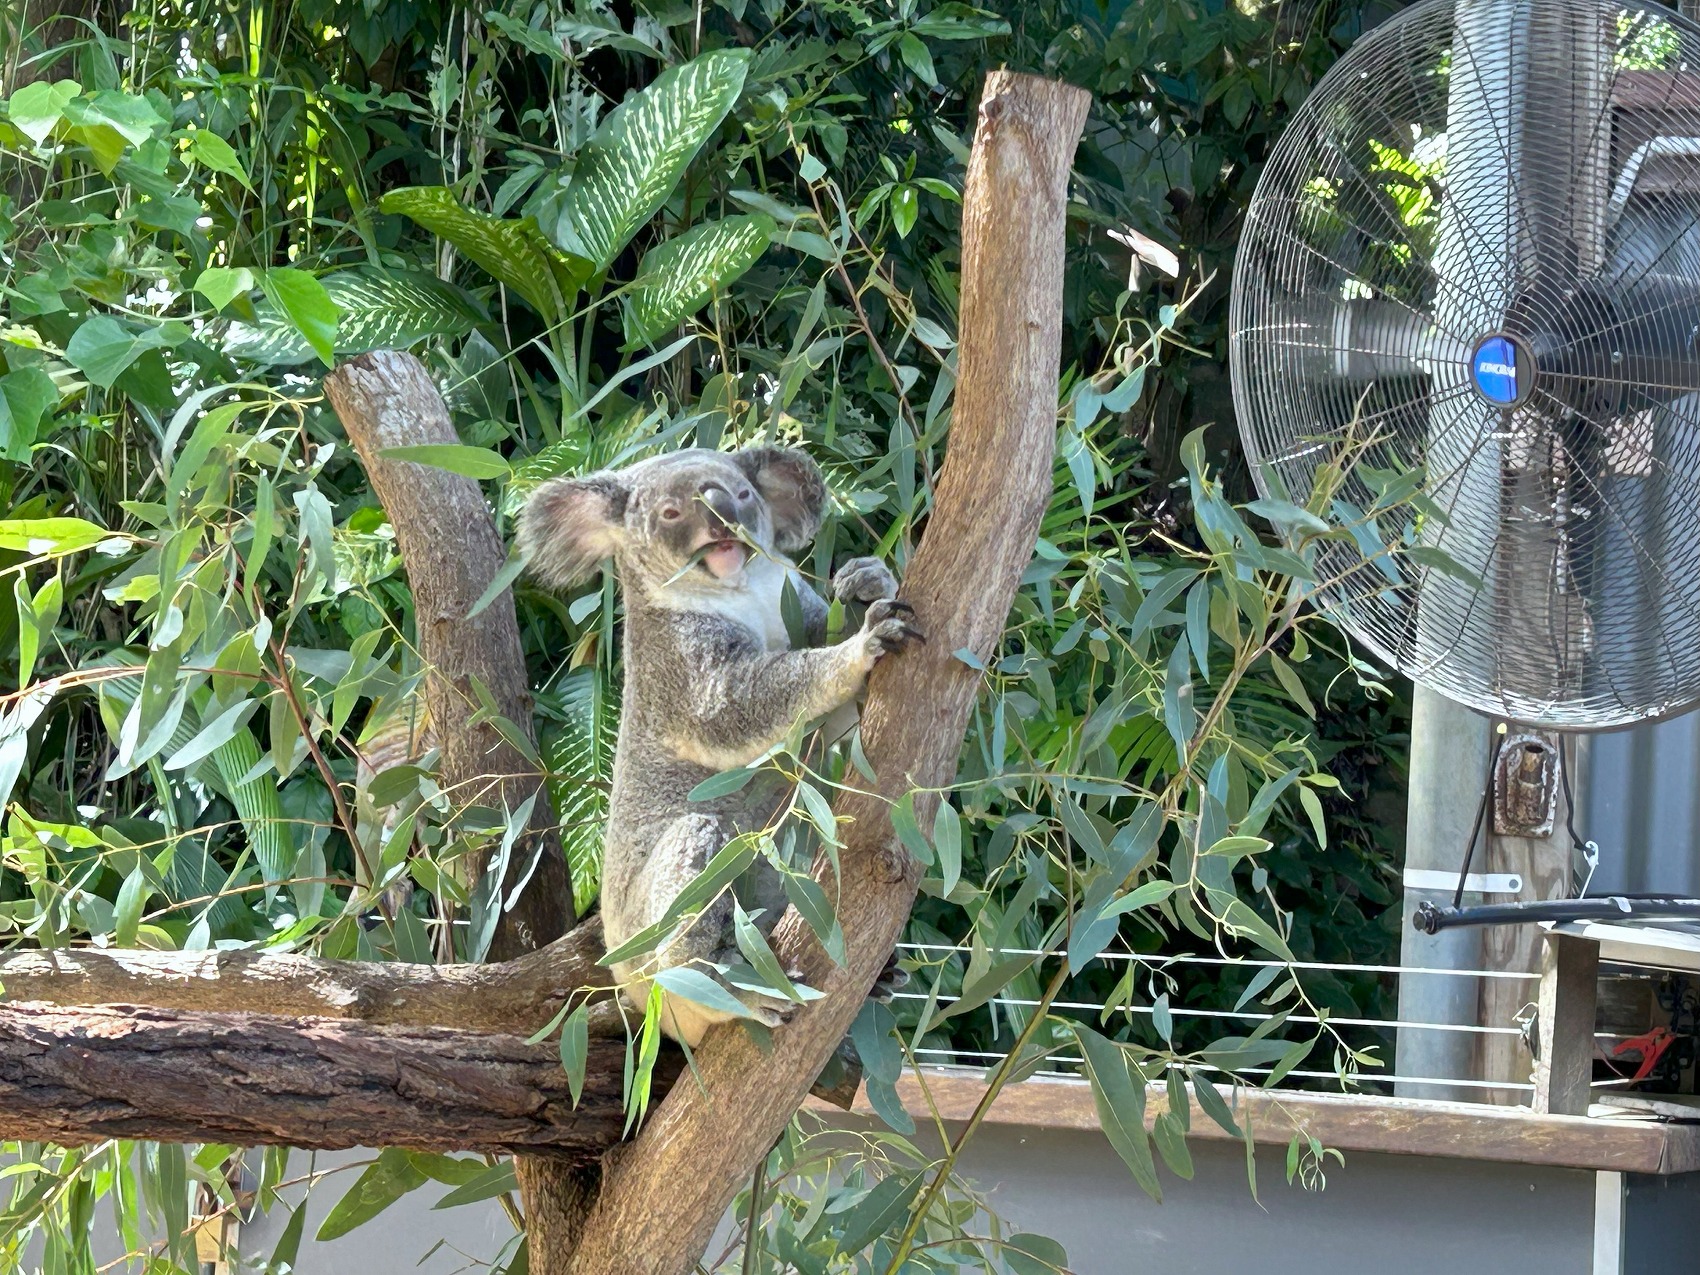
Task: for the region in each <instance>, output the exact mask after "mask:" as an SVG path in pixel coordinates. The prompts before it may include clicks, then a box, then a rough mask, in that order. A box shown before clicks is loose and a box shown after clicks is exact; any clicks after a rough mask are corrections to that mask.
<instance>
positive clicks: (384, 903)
mask: <svg viewBox="0 0 1700 1275" xmlns="http://www.w3.org/2000/svg"><path fill="white" fill-rule="evenodd" d="M270 646H271V653H272V659H274V660H276V661H277V668H278V673H279V675H280V676H279V679H278V689H279V690H280V691H282V692H283V696H284V699H285V700H286V701H288V704H289V711H290V712H291V713H293V714H294V715H295V723H296V725H297V727H299V729H300V731H301V738H302V739H304V740H306V741H307V751H308V753H310V754H311V755H312V758H313V765H314V766H316V767H317V768H318V771H319V778H321V779H323V780H324V782H325V787H326V788H328V789H330V794H331V802H332V804H333V805H335V807H336V819H337V823H338V824H340V825H341V826H342V834H343V836H345V837H347V838H348V844H349V846H350V848H351V849H353V851H354V854H355V856H356V857H357V858H358V859H359V860H360V862H361V865H362V866H363V867H364V868H365V869H366V884H367V887H368V888H370V889H372V890H373V891H374V892H375V893H377V890H376V887H377V884H378V874H377V873H376V872H375V871H374V870H373V864H372V862H371V861H370V860H369V859H368V858H367V857H366V852H365V851H364V850H362V849H361V847H360V838H359V836H358V835H357V834H356V832H355V825H354V814H353V812H352V811H350V810H349V808H348V801H347V799H346V798H345V797H344V796H343V794H342V785H341V784H339V783H338V782H337V779H336V775H335V774H334V773H332V771H331V764H330V761H329V760H328V759H327V758H326V757H325V754H324V750H323V749H321V748H320V747H319V741H318V740H317V739H315V738H314V736H313V724H312V722H311V721H309V720H308V717H307V712H306V710H305V709H304V708H303V707H302V706H301V698H300V696H298V695H296V693H295V679H294V678H292V677H290V675H289V658H288V656H286V655H285V654H284V651H283V648H282V647H281V646H279V645H278V643H277V640H276V639H275V638H274V639H273V640H272V641H271V643H270ZM377 898H378V910H379V911H380V912H382V913H383V917H384V920H385V921H389V922H394V920H395V916H394V914H393V910H392V909H391V907H390V903H389V900H388V899H386V898H384V896H383V895H382V894H381V893H377Z"/></svg>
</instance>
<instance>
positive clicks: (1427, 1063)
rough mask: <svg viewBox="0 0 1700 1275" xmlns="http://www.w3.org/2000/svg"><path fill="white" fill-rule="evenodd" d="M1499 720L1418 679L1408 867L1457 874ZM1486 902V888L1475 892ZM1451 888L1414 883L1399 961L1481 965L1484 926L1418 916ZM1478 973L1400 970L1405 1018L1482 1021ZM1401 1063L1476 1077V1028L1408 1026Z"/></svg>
mask: <svg viewBox="0 0 1700 1275" xmlns="http://www.w3.org/2000/svg"><path fill="white" fill-rule="evenodd" d="M1492 729H1493V728H1492V723H1491V722H1489V721H1488V719H1487V718H1485V717H1482V716H1481V715H1480V714H1477V713H1473V712H1471V711H1470V710H1469V709H1467V708H1464V707H1463V706H1462V705H1459V704H1454V703H1453V702H1452V701H1451V700H1448V699H1445V698H1443V697H1442V696H1440V695H1437V694H1435V693H1434V692H1433V691H1430V690H1428V689H1426V688H1424V687H1420V686H1419V687H1418V688H1417V692H1416V700H1415V704H1414V708H1413V712H1412V714H1411V783H1410V796H1409V802H1410V805H1409V810H1408V813H1407V815H1406V819H1405V867H1406V869H1407V870H1409V869H1412V868H1416V869H1432V870H1435V871H1439V872H1444V873H1449V874H1450V875H1451V876H1452V877H1453V879H1454V880H1456V877H1457V872H1458V866H1459V864H1460V862H1461V861H1462V860H1463V857H1464V851H1465V848H1466V843H1467V842H1468V841H1469V838H1470V832H1471V829H1472V826H1473V825H1474V822H1475V816H1476V808H1477V806H1478V805H1479V804H1480V802H1481V796H1482V784H1483V782H1484V781H1485V779H1486V777H1487V766H1488V750H1489V748H1490V747H1491V746H1492V742H1493V734H1492ZM1465 899H1466V901H1468V902H1474V903H1479V902H1481V896H1479V895H1466V896H1465ZM1451 902H1452V892H1451V891H1450V890H1442V889H1435V888H1432V887H1427V888H1419V887H1412V886H1407V887H1406V889H1405V918H1404V926H1403V930H1402V938H1401V942H1400V949H1399V963H1400V964H1401V965H1406V966H1420V967H1423V968H1429V969H1435V968H1439V969H1480V968H1481V951H1482V937H1481V931H1480V930H1477V929H1473V928H1461V929H1452V930H1442V931H1441V932H1440V933H1439V934H1432V935H1431V934H1422V933H1419V932H1418V931H1417V930H1416V929H1415V928H1414V927H1413V926H1412V924H1411V918H1412V916H1413V915H1414V914H1415V913H1416V910H1417V908H1418V907H1420V906H1421V905H1422V904H1424V903H1433V904H1435V905H1436V906H1437V907H1438V906H1446V905H1449V904H1450V903H1451ZM1478 981H1479V980H1477V979H1473V978H1464V977H1461V976H1459V975H1456V974H1403V975H1401V976H1400V978H1399V1021H1400V1022H1405V1023H1413V1022H1414V1023H1458V1024H1462V1025H1473V1024H1474V1023H1475V1021H1476V1008H1477V1004H1478V999H1479V997H1478V992H1477V988H1476V984H1477V982H1478ZM1395 1048H1396V1058H1395V1065H1394V1070H1395V1071H1396V1072H1397V1073H1398V1074H1400V1075H1403V1076H1427V1077H1434V1078H1436V1079H1446V1080H1468V1079H1470V1078H1471V1076H1472V1071H1473V1067H1474V1053H1475V1045H1474V1041H1473V1040H1472V1038H1471V1036H1470V1034H1469V1033H1468V1032H1449V1031H1434V1030H1430V1029H1425V1028H1415V1027H1401V1028H1400V1029H1399V1033H1398V1040H1397V1045H1396V1047H1395ZM1396 1092H1397V1093H1398V1095H1399V1096H1400V1097H1401V1098H1439V1099H1446V1100H1450V1101H1453V1102H1479V1101H1480V1100H1481V1094H1480V1093H1479V1092H1478V1091H1476V1090H1472V1089H1468V1088H1464V1087H1461V1086H1450V1085H1421V1084H1412V1083H1411V1082H1409V1081H1401V1082H1399V1084H1398V1085H1397V1086H1396Z"/></svg>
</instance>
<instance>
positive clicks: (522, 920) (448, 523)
mask: <svg viewBox="0 0 1700 1275" xmlns="http://www.w3.org/2000/svg"><path fill="white" fill-rule="evenodd" d="M325 395H326V397H328V398H329V399H330V401H331V406H332V407H334V408H335V409H336V414H337V416H338V417H339V418H340V419H341V421H342V424H343V428H344V429H346V430H347V431H348V437H349V441H350V442H352V443H353V444H354V449H355V451H357V452H358V453H359V454H360V461H361V463H362V464H363V465H364V466H365V467H366V473H367V476H368V477H369V478H370V479H371V480H372V490H373V491H374V492H375V493H376V494H377V497H378V500H379V502H380V503H381V504H382V505H383V507H384V512H385V513H386V514H387V515H388V516H389V520H390V525H391V526H392V527H394V528H395V533H396V545H397V547H398V548H399V549H400V551H401V559H402V564H403V566H404V568H405V569H406V571H407V580H408V586H409V588H410V589H411V590H412V592H413V599H414V611H415V618H416V622H417V624H418V630H419V654H420V657H421V659H422V660H423V661H424V664H425V667H426V669H427V673H428V675H427V677H426V680H425V702H426V707H427V708H428V710H429V712H430V720H431V726H432V730H433V733H434V735H435V737H436V740H437V743H438V746H439V747H440V748H441V749H442V772H443V779H444V787H445V788H446V789H448V790H449V791H451V792H453V793H455V794H456V795H457V798H458V799H459V800H464V801H477V802H479V803H480V804H482V805H486V806H492V807H494V808H496V809H502V808H506V809H508V810H516V809H518V808H519V807H520V806H521V805H522V804H523V803H524V802H525V801H526V800H528V799H529V798H530V797H531V796H532V795H533V794H534V793H536V792H537V790H538V788H539V786H540V785H541V783H542V780H543V777H542V775H541V774H540V773H539V772H538V769H537V767H536V766H535V765H533V764H532V763H531V762H530V761H528V760H527V759H526V757H525V755H524V754H523V753H522V752H521V751H520V750H519V749H518V748H516V747H515V746H514V745H513V744H512V743H510V742H509V741H508V740H507V739H505V738H503V736H502V734H501V732H500V731H499V730H497V729H496V727H495V726H494V725H493V724H492V723H491V722H490V721H488V720H477V719H478V718H479V707H480V705H479V699H478V695H477V694H476V691H475V687H474V682H476V683H478V684H479V685H481V686H483V687H484V688H485V689H486V690H488V692H489V693H490V696H491V698H492V700H493V701H494V702H495V707H496V711H497V712H498V713H500V714H501V715H502V716H503V717H505V718H506V719H507V720H508V721H510V722H513V723H514V724H515V725H516V726H517V727H518V728H519V730H520V731H521V732H522V733H523V734H525V735H528V736H529V735H530V734H531V695H530V692H529V689H528V687H527V684H526V672H525V655H524V652H523V651H522V650H521V648H520V642H519V624H518V622H517V620H516V619H515V617H514V607H513V598H512V594H511V593H510V592H508V591H506V590H504V591H503V592H502V594H501V596H499V597H498V598H496V599H495V600H494V601H493V602H491V603H490V605H488V606H486V607H485V608H484V609H483V610H482V611H480V612H479V613H478V614H477V615H472V614H470V613H471V611H472V609H473V606H474V605H475V604H476V603H477V601H478V599H479V598H480V597H482V596H483V594H484V590H485V589H486V588H488V587H489V585H490V582H491V581H492V580H493V579H495V577H496V574H497V572H499V571H500V570H501V569H502V565H503V563H504V562H506V561H507V551H506V550H505V549H504V548H503V546H502V539H501V537H500V536H499V535H498V534H497V533H496V525H495V523H494V522H493V521H492V520H491V517H490V509H489V505H488V504H487V503H486V501H485V499H484V493H483V491H482V490H480V488H479V486H478V483H477V481H476V480H474V479H471V478H466V477H463V476H461V475H459V474H452V473H449V472H448V471H447V470H444V469H437V468H434V467H433V466H430V465H420V464H415V463H413V462H412V461H399V460H390V459H386V458H385V456H384V453H385V452H387V451H389V450H391V449H392V448H397V447H417V446H425V445H430V444H452V443H458V442H459V441H460V439H459V437H458V436H457V435H456V434H455V429H454V424H453V422H452V421H450V419H449V412H448V407H447V406H446V405H445V404H444V402H443V398H442V395H440V394H439V393H438V392H437V387H436V386H435V385H433V384H432V383H431V377H430V375H429V374H428V373H427V372H426V371H425V368H424V367H423V366H422V365H421V364H420V362H419V360H418V359H416V358H414V357H413V356H412V355H409V354H398V353H396V352H395V351H393V350H378V351H375V352H373V353H371V354H362V355H360V356H358V357H357V358H353V359H350V360H349V361H348V362H346V363H344V364H342V365H341V366H340V367H338V368H337V369H336V371H334V372H332V373H331V374H330V375H329V376H327V377H326V378H325ZM553 823H554V816H553V814H552V812H551V811H550V809H549V803H548V801H547V800H542V801H539V802H538V803H537V806H536V808H535V810H534V813H533V816H532V827H533V828H534V829H536V833H535V835H536V836H538V837H541V838H542V840H543V848H542V858H541V859H540V860H538V863H537V867H536V870H535V871H534V872H533V873H532V876H531V880H530V883H529V884H528V885H527V886H526V889H525V891H524V893H523V894H522V895H521V897H520V899H519V901H518V902H517V903H516V905H515V906H514V907H513V908H512V909H511V910H509V911H508V912H507V913H505V914H504V915H503V918H502V925H501V926H500V927H499V929H498V930H497V933H496V938H495V941H494V943H493V944H492V946H491V949H490V956H491V957H492V958H494V959H497V960H501V959H503V958H505V957H509V956H516V955H518V954H519V953H521V952H525V951H530V950H532V949H534V948H538V947H542V946H543V945H544V944H545V943H548V942H550V941H551V940H553V939H555V938H558V937H559V936H560V935H561V934H563V933H564V932H565V931H566V930H567V928H568V927H570V926H571V925H572V921H573V915H572V890H571V888H570V886H569V884H568V880H567V866H566V858H565V856H564V855H563V854H562V853H561V843H560V838H559V837H558V836H556V835H555V833H554V831H553V830H552V828H553ZM533 849H535V843H532V845H530V846H524V847H517V848H516V849H515V851H514V853H513V855H512V857H511V859H510V862H509V867H508V872H507V876H506V878H505V879H504V880H503V883H502V885H503V892H504V894H507V893H509V892H511V891H512V889H513V888H514V886H515V885H517V884H518V882H519V880H520V879H521V878H522V877H523V876H524V874H525V872H526V871H527V869H528V868H529V867H530V864H531V859H532V853H531V852H532V850H533Z"/></svg>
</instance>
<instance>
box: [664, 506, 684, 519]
mask: <svg viewBox="0 0 1700 1275" xmlns="http://www.w3.org/2000/svg"><path fill="white" fill-rule="evenodd" d="M683 512H684V510H682V509H680V508H679V506H677V505H662V506H661V521H662V522H677V521H678V520H679V515H680V514H681V513H683Z"/></svg>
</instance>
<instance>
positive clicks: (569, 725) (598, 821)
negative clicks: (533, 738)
mask: <svg viewBox="0 0 1700 1275" xmlns="http://www.w3.org/2000/svg"><path fill="white" fill-rule="evenodd" d="M538 708H539V709H540V710H541V711H542V712H543V713H544V714H545V715H547V716H549V717H553V718H554V719H555V720H554V722H553V724H552V726H551V727H550V728H549V729H547V730H546V731H545V732H544V742H543V749H544V756H545V757H546V758H547V759H548V762H549V796H550V797H551V798H552V799H553V801H554V803H555V818H556V819H558V820H559V821H560V824H561V848H562V849H564V850H565V851H566V852H567V865H568V867H569V868H570V869H571V870H572V876H573V906H574V909H575V911H576V912H577V914H578V915H579V916H583V915H584V914H585V912H586V911H587V910H589V908H590V906H591V904H593V903H595V902H596V896H597V894H598V893H600V891H601V889H602V829H603V825H604V824H605V823H606V822H607V820H608V788H609V785H610V784H612V783H613V781H614V741H615V737H616V736H617V735H618V734H619V728H620V706H619V702H618V697H617V695H616V693H615V691H614V689H613V687H612V685H611V684H610V680H609V677H608V674H607V673H605V672H604V671H602V670H601V669H600V668H594V667H587V668H580V669H574V670H573V671H572V672H571V673H568V674H567V675H566V676H565V677H563V678H562V679H561V680H560V681H559V682H558V683H557V684H556V685H555V686H554V687H553V688H551V690H549V691H546V692H544V693H543V694H541V695H539V696H538Z"/></svg>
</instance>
